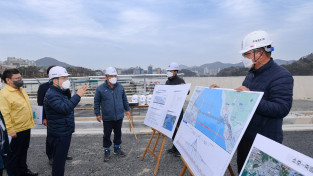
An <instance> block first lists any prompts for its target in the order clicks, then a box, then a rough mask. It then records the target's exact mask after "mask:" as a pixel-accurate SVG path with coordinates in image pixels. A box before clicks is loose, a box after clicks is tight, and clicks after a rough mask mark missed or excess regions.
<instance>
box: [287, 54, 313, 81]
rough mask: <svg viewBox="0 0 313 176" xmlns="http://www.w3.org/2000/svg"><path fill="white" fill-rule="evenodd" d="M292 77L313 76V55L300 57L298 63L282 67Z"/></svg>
mask: <svg viewBox="0 0 313 176" xmlns="http://www.w3.org/2000/svg"><path fill="white" fill-rule="evenodd" d="M282 66H283V67H285V68H286V69H287V70H289V71H290V73H291V74H292V75H293V76H300V75H301V76H308V75H313V53H311V54H309V55H306V56H304V57H301V58H300V59H299V60H298V61H296V62H293V63H292V64H286V65H282Z"/></svg>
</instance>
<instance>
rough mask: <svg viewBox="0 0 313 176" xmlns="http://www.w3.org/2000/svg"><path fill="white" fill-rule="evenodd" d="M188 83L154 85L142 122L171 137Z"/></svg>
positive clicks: (185, 95) (184, 98)
mask: <svg viewBox="0 0 313 176" xmlns="http://www.w3.org/2000/svg"><path fill="white" fill-rule="evenodd" d="M190 85H191V84H182V85H156V86H155V88H154V91H153V95H152V98H151V102H150V105H149V108H148V111H147V114H146V118H145V121H144V124H145V125H147V126H150V127H151V128H154V129H156V130H158V131H160V132H161V133H163V134H164V135H166V136H167V137H169V138H172V136H173V133H174V130H175V128H176V125H177V122H178V119H179V116H180V113H181V111H182V109H183V106H184V103H185V100H186V97H187V93H188V91H189V88H190Z"/></svg>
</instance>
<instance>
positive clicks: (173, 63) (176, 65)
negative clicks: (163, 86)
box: [166, 62, 179, 70]
mask: <svg viewBox="0 0 313 176" xmlns="http://www.w3.org/2000/svg"><path fill="white" fill-rule="evenodd" d="M166 70H179V65H178V64H177V63H176V62H172V63H170V65H168V66H167V69H166Z"/></svg>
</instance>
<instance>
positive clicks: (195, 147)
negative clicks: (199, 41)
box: [174, 86, 263, 176]
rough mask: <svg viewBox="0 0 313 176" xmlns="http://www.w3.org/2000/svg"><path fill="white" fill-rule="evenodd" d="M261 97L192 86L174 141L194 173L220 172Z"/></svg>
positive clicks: (225, 166)
mask: <svg viewBox="0 0 313 176" xmlns="http://www.w3.org/2000/svg"><path fill="white" fill-rule="evenodd" d="M262 96H263V92H252V91H248V92H237V91H235V90H232V89H211V88H206V87H199V86H197V87H196V88H195V91H194V93H193V95H192V97H191V99H190V101H189V104H188V107H187V109H186V112H185V114H184V118H183V120H182V122H181V123H180V126H179V129H178V131H177V134H176V137H175V140H174V145H175V146H176V148H177V149H178V150H179V152H180V153H181V155H182V156H183V158H184V159H185V161H186V162H187V164H188V166H189V167H190V169H191V170H192V172H193V173H194V174H195V175H199V176H205V175H208V176H215V175H218V176H220V175H224V173H225V171H226V169H227V166H228V165H229V163H230V161H231V159H232V156H233V155H234V153H235V151H236V148H237V146H238V144H239V142H240V139H241V138H242V136H243V134H244V132H245V130H246V128H247V126H248V124H249V122H250V120H251V118H252V116H253V114H254V112H255V110H256V108H257V106H258V104H259V102H260V100H261V98H262Z"/></svg>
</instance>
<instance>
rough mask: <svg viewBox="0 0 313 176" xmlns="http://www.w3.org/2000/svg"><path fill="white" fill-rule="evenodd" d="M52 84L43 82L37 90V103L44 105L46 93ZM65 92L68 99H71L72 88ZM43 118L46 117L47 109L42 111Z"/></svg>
mask: <svg viewBox="0 0 313 176" xmlns="http://www.w3.org/2000/svg"><path fill="white" fill-rule="evenodd" d="M50 86H51V84H50V83H49V82H46V83H43V84H41V85H40V86H39V88H38V91H37V103H38V105H39V106H43V101H44V98H45V95H46V93H47V91H48V89H49V87H50ZM65 92H66V96H67V97H68V99H70V98H71V92H70V89H66V90H65ZM42 119H46V112H45V110H44V111H43V113H42Z"/></svg>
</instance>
